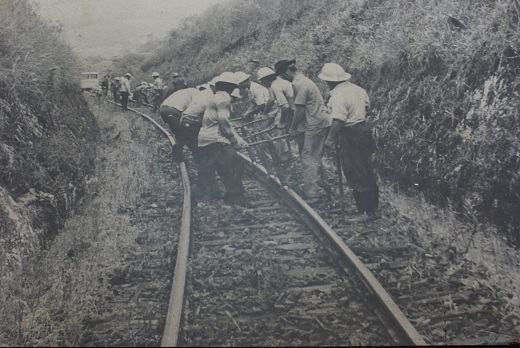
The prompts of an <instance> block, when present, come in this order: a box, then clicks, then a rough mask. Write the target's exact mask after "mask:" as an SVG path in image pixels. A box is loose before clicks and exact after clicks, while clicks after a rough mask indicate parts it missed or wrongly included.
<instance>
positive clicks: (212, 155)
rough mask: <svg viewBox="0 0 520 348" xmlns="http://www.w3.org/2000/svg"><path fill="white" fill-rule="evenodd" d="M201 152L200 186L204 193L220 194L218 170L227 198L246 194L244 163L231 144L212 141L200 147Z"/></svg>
mask: <svg viewBox="0 0 520 348" xmlns="http://www.w3.org/2000/svg"><path fill="white" fill-rule="evenodd" d="M199 154H200V156H199V158H200V163H199V186H200V188H201V189H202V191H203V192H204V193H206V194H209V195H216V194H218V192H219V189H218V184H217V179H216V176H215V171H216V172H217V173H218V175H219V177H220V179H221V180H222V183H223V184H224V188H225V190H226V192H225V196H224V198H225V199H226V198H233V197H237V196H240V195H243V194H244V186H243V185H242V173H243V165H242V163H241V162H240V159H239V157H238V154H237V152H236V151H235V150H234V149H233V146H232V145H231V144H225V143H212V144H210V145H207V146H203V147H200V148H199Z"/></svg>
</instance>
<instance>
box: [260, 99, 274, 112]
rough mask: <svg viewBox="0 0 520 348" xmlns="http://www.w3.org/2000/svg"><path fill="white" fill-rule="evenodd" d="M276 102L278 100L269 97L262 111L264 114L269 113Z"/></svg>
mask: <svg viewBox="0 0 520 348" xmlns="http://www.w3.org/2000/svg"><path fill="white" fill-rule="evenodd" d="M274 103H276V100H274V99H269V100H268V101H267V103H265V104H264V105H265V106H264V110H263V111H262V114H264V115H267V114H268V113H269V111H270V110H271V109H272V107H273V105H274Z"/></svg>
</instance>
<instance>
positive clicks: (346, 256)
mask: <svg viewBox="0 0 520 348" xmlns="http://www.w3.org/2000/svg"><path fill="white" fill-rule="evenodd" d="M111 103H113V102H111ZM113 104H116V103H113ZM116 105H119V104H116ZM128 110H130V111H132V112H134V113H136V114H138V115H140V116H142V117H143V118H145V119H146V120H148V121H150V122H151V123H153V124H154V125H155V126H157V128H158V129H160V130H161V132H162V133H164V134H165V135H166V136H167V137H168V139H169V141H170V143H171V144H172V146H173V145H174V144H175V140H174V139H173V137H172V136H171V134H170V133H169V132H168V131H167V130H166V129H165V128H164V127H162V126H161V125H160V124H159V123H157V122H156V121H155V120H153V119H152V118H151V117H149V116H147V115H145V114H144V113H142V112H140V111H137V110H135V109H132V108H128ZM240 158H241V160H242V162H243V163H244V165H245V166H246V168H248V170H249V171H250V172H251V173H252V174H253V175H254V177H255V178H256V179H257V180H259V181H261V182H263V183H264V184H265V185H266V186H267V187H268V188H269V189H270V190H271V191H272V192H274V193H275V194H277V195H278V196H279V197H280V198H281V199H283V200H284V201H285V202H287V203H288V204H289V206H290V207H291V209H292V210H293V211H294V212H295V213H296V214H297V215H299V216H300V218H301V219H302V220H303V221H304V222H305V224H306V225H307V226H308V227H309V228H310V229H311V230H313V231H314V233H315V234H317V235H318V237H319V238H320V239H322V240H323V239H325V240H326V241H327V242H328V244H329V246H330V247H332V249H333V250H334V252H335V253H336V255H338V256H339V257H340V259H341V260H340V262H341V263H343V264H346V265H347V267H348V268H349V269H350V270H352V271H354V272H355V273H356V274H357V276H358V277H359V278H360V279H361V281H362V282H363V284H364V285H365V286H366V288H367V290H368V291H370V293H371V294H372V295H373V299H374V300H375V301H377V303H378V305H379V308H381V309H382V313H378V315H379V316H380V318H381V320H382V321H383V322H384V323H385V325H386V326H387V327H388V328H389V329H390V330H391V331H394V332H395V334H396V335H397V336H398V338H399V339H400V340H401V341H402V343H403V344H405V345H426V342H425V341H424V339H423V337H422V336H421V335H420V334H419V333H418V332H417V330H416V329H415V328H414V327H413V325H412V324H411V323H410V322H409V320H408V319H407V318H406V317H405V315H404V314H403V312H402V311H401V310H400V309H399V307H398V306H397V305H396V303H395V302H394V301H393V300H392V298H391V297H390V295H389V294H388V292H387V291H386V290H385V289H384V288H383V287H382V285H381V284H380V283H379V281H378V280H377V279H376V278H375V277H374V275H373V274H372V272H370V270H369V269H368V268H367V267H366V266H365V265H364V264H363V262H362V261H361V260H360V259H359V258H358V257H357V256H356V255H355V254H354V252H353V251H352V250H351V249H350V248H349V247H348V246H347V245H346V244H345V242H344V241H343V240H342V239H341V238H340V237H339V236H338V235H337V234H336V232H334V230H333V229H332V228H331V227H330V226H329V225H328V224H327V223H326V222H325V221H324V220H323V219H322V218H321V217H320V216H319V215H318V213H316V211H314V209H312V208H311V207H310V206H309V205H308V204H307V203H306V202H305V201H304V200H303V199H302V198H301V197H300V196H299V195H298V194H297V193H296V192H294V191H293V190H292V189H291V188H289V187H288V186H285V185H283V184H282V183H281V181H280V179H278V178H277V177H276V176H274V175H271V174H269V173H268V172H267V171H266V169H265V168H264V167H263V166H261V165H259V164H257V163H255V162H253V161H252V160H251V159H250V158H249V157H247V156H245V155H244V154H240ZM179 167H180V170H181V176H182V182H183V188H184V204H183V214H182V224H181V232H180V237H179V245H178V248H177V259H176V263H175V271H174V272H175V273H174V278H173V284H172V291H171V295H170V301H169V306H168V314H167V317H166V324H165V328H164V333H163V337H162V341H161V346H162V347H171V346H176V345H177V340H178V334H179V329H180V321H181V317H182V312H183V306H184V292H185V285H186V276H187V265H188V257H189V250H190V232H191V189H190V182H189V177H188V172H187V169H186V166H185V164H184V162H181V163H179ZM381 314H382V316H383V317H381Z"/></svg>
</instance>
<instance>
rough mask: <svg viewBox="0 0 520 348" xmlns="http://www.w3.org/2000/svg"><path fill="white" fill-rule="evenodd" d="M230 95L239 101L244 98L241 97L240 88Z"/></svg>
mask: <svg viewBox="0 0 520 348" xmlns="http://www.w3.org/2000/svg"><path fill="white" fill-rule="evenodd" d="M230 95H231V96H232V97H235V98H238V99H240V98H242V96H241V95H240V90H239V89H238V88H235V89H234V90H233V92H231V94H230Z"/></svg>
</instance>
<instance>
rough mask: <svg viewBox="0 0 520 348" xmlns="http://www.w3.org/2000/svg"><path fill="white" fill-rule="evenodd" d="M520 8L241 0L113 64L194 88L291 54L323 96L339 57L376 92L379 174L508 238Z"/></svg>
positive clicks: (514, 186)
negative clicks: (175, 75) (322, 77)
mask: <svg viewBox="0 0 520 348" xmlns="http://www.w3.org/2000/svg"><path fill="white" fill-rule="evenodd" d="M519 11H520V7H518V2H517V1H516V0H511V1H488V0H478V1H471V2H467V1H456V2H452V1H448V0H438V1H426V0H408V1H400V2H374V1H363V0H357V1H349V2H346V1H340V0H319V1H308V0H298V1H296V0H292V1H281V0H263V1H262V0H261V1H258V0H244V1H240V2H239V1H237V2H234V3H232V4H226V5H219V6H214V7H213V8H211V9H210V10H208V11H206V12H205V13H203V14H202V15H200V16H197V17H192V18H189V19H187V20H186V21H185V22H184V23H183V25H182V26H180V27H179V29H177V30H174V31H172V32H171V33H170V35H169V37H168V38H167V39H165V41H164V42H163V43H162V44H161V45H160V47H158V48H157V50H156V52H155V53H154V54H153V55H151V56H150V57H149V58H147V59H146V60H145V61H144V62H143V63H141V62H138V63H135V64H131V62H132V61H133V62H136V60H135V59H128V60H126V61H125V62H126V63H125V64H124V65H119V67H118V68H119V69H120V70H130V71H132V73H134V74H136V75H137V78H136V81H137V80H141V79H148V80H149V79H150V78H149V75H150V73H151V72H152V71H159V72H160V73H162V74H163V76H165V80H166V83H168V78H169V76H170V74H171V73H172V72H174V71H176V72H180V73H182V74H183V75H184V76H186V80H187V81H188V82H189V83H191V84H192V85H195V84H198V83H201V82H204V81H207V80H209V79H210V78H212V77H213V76H214V75H216V74H219V73H221V72H222V71H225V70H231V71H236V70H244V71H248V72H249V73H253V72H255V71H256V69H257V68H258V67H261V66H271V67H272V66H273V65H274V63H275V62H276V61H278V60H280V59H287V58H295V59H296V60H297V63H298V66H299V67H300V69H302V70H303V72H304V73H305V74H306V75H308V76H309V77H311V78H312V79H314V80H315V81H316V82H317V83H318V85H319V86H320V88H322V91H323V93H324V94H325V93H326V88H325V85H324V84H323V83H322V82H320V81H319V80H318V79H317V74H318V72H319V71H320V69H321V67H322V66H323V64H324V63H326V62H337V63H339V64H341V65H342V66H343V67H345V69H346V70H347V71H349V72H350V73H351V74H352V75H353V78H352V81H353V82H354V83H356V84H359V85H361V86H363V87H364V88H366V89H367V91H368V92H369V95H370V97H371V100H372V109H371V111H370V118H371V121H372V122H373V123H374V125H375V135H376V139H377V144H378V151H377V160H378V168H379V173H380V175H381V176H382V178H383V179H385V180H387V181H388V182H389V183H390V184H394V183H395V184H396V185H395V187H396V189H398V190H404V191H405V192H410V193H421V194H424V195H425V196H426V197H427V199H428V200H429V201H431V202H434V203H437V204H439V205H441V206H450V207H452V208H453V209H454V210H455V211H457V212H459V213H460V216H461V217H464V218H465V219H467V220H468V221H470V222H472V223H474V224H479V223H481V222H485V221H490V222H493V223H495V224H497V225H498V226H499V227H500V228H501V229H502V230H503V231H504V233H505V235H506V236H507V238H508V239H509V240H510V241H511V242H513V241H514V239H515V238H518V237H519V236H520V216H519V215H518V214H517V213H516V212H518V211H520V196H519V195H518V192H520V160H519V157H520V137H519V124H518V119H519V115H518V110H519V109H520V108H519V106H520V95H519V89H518V82H519V71H520V57H519V52H518V47H520V34H519V30H518V29H519V25H520V24H519V14H520V13H519ZM129 58H131V57H129ZM254 61H257V62H259V63H256V62H254ZM116 69H117V67H116Z"/></svg>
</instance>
